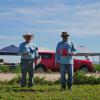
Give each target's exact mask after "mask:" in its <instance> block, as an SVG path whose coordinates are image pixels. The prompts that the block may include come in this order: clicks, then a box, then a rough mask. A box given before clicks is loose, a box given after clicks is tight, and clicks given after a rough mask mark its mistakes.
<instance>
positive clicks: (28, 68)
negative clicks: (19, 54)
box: [21, 59, 34, 87]
mask: <svg viewBox="0 0 100 100" xmlns="http://www.w3.org/2000/svg"><path fill="white" fill-rule="evenodd" d="M27 72H28V75H29V84H28V86H29V87H31V86H33V75H34V68H33V60H31V59H21V73H22V79H21V86H22V87H25V86H26V76H27Z"/></svg>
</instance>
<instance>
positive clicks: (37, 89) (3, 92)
mask: <svg viewBox="0 0 100 100" xmlns="http://www.w3.org/2000/svg"><path fill="white" fill-rule="evenodd" d="M73 88H74V90H73V91H69V90H68V89H66V91H63V92H61V91H59V90H60V85H51V86H50V85H35V86H34V87H33V88H30V89H29V88H21V87H19V86H18V85H3V84H2V85H0V100H100V85H74V86H73Z"/></svg>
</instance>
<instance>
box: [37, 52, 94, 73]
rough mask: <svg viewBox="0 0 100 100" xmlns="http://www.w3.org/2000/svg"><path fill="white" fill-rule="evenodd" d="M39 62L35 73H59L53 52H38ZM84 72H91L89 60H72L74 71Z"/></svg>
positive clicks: (91, 65)
mask: <svg viewBox="0 0 100 100" xmlns="http://www.w3.org/2000/svg"><path fill="white" fill-rule="evenodd" d="M39 55H40V56H41V61H40V63H39V64H38V65H36V67H35V69H36V71H37V72H46V71H48V70H51V71H59V66H60V65H56V64H55V52H39ZM78 70H84V71H86V72H92V71H93V64H92V62H91V61H89V60H79V59H74V71H75V72H76V71H78Z"/></svg>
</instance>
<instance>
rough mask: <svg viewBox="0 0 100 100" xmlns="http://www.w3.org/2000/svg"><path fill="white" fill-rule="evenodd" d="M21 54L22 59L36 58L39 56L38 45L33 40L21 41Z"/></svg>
mask: <svg viewBox="0 0 100 100" xmlns="http://www.w3.org/2000/svg"><path fill="white" fill-rule="evenodd" d="M19 54H20V55H21V58H22V59H34V58H35V57H38V56H39V55H38V52H37V49H36V47H35V46H34V45H33V44H32V43H31V42H30V43H26V42H23V43H21V44H20V46H19Z"/></svg>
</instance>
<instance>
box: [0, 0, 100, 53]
mask: <svg viewBox="0 0 100 100" xmlns="http://www.w3.org/2000/svg"><path fill="white" fill-rule="evenodd" d="M63 31H66V32H68V33H69V34H70V40H71V41H73V42H74V44H75V45H76V46H81V45H82V46H86V47H87V48H89V49H90V50H91V51H93V52H100V45H99V43H100V0H0V48H2V47H5V46H8V45H16V46H18V45H19V44H20V43H21V42H22V41H24V40H23V38H22V35H23V34H24V33H26V32H31V33H33V34H34V35H35V38H34V41H33V42H34V44H35V45H37V46H38V47H39V48H44V49H50V50H55V47H56V45H57V42H59V41H61V37H60V35H61V32H63Z"/></svg>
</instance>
